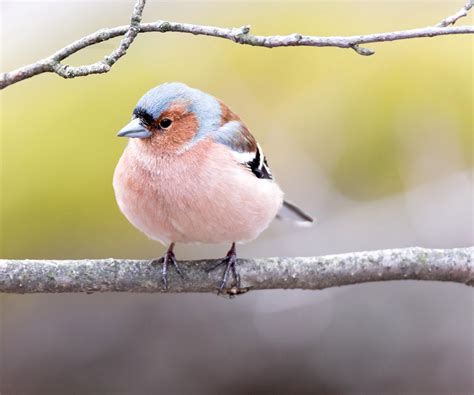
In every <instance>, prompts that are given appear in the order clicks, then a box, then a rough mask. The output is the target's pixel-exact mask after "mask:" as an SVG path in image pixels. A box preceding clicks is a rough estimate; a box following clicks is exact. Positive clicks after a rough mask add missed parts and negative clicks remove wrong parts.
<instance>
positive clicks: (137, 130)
mask: <svg viewBox="0 0 474 395" xmlns="http://www.w3.org/2000/svg"><path fill="white" fill-rule="evenodd" d="M117 136H118V137H136V138H139V139H145V138H147V137H150V136H151V132H150V131H149V130H148V129H146V128H145V127H144V126H143V125H142V124H141V122H140V119H138V118H135V119H132V120H131V121H130V123H129V124H128V125H126V126H125V127H124V128H122V129H121V130H120V132H118V133H117Z"/></svg>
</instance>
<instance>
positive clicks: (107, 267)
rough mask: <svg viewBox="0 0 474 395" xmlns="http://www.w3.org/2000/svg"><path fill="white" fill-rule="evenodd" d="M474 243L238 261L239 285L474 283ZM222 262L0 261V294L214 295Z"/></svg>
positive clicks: (319, 286) (305, 286)
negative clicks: (168, 267)
mask: <svg viewBox="0 0 474 395" xmlns="http://www.w3.org/2000/svg"><path fill="white" fill-rule="evenodd" d="M473 255H474V247H468V248H456V249H446V250H439V249H424V248H418V247H413V248H403V249H393V250H380V251H369V252H354V253H349V254H341V255H328V256H323V257H306V258H260V259H239V260H238V270H239V272H240V277H241V287H242V288H241V289H240V290H237V289H235V288H230V289H228V290H227V292H228V293H229V294H236V293H240V292H246V291H248V290H258V289H313V290H314V289H324V288H329V287H335V286H341V285H348V284H360V283H365V282H372V281H389V280H425V281H451V282H456V283H461V284H466V285H469V286H474V262H473ZM216 262H217V261H215V260H207V261H186V262H184V261H183V262H179V263H178V264H179V265H180V268H181V270H182V271H183V273H184V278H181V277H180V276H179V275H178V274H177V273H176V272H175V271H174V270H172V271H170V273H169V288H168V290H166V289H165V287H164V286H163V283H162V279H161V267H160V266H155V265H151V264H150V262H149V261H137V260H124V259H99V260H89V259H87V260H80V261H73V260H64V261H54V260H42V261H41V260H0V292H6V293H20V294H22V293H60V292H87V293H91V292H216V290H217V286H218V284H219V283H220V279H221V276H222V271H218V270H217V271H215V272H211V273H207V272H206V268H208V267H211V266H212V265H214V264H215V263H216Z"/></svg>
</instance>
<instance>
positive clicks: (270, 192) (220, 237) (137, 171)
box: [113, 82, 314, 292]
mask: <svg viewBox="0 0 474 395" xmlns="http://www.w3.org/2000/svg"><path fill="white" fill-rule="evenodd" d="M117 136H119V137H127V138H128V143H127V145H126V148H125V150H124V152H123V154H122V156H121V157H120V159H119V161H118V164H117V166H116V169H115V172H114V176H113V188H114V191H115V197H116V200H117V204H118V207H119V209H120V210H121V211H122V213H123V214H124V215H125V217H126V218H127V219H128V220H129V222H130V223H131V224H132V225H134V226H135V227H136V228H137V229H138V230H140V231H141V232H143V233H145V234H146V235H147V236H148V237H149V238H151V239H153V240H156V241H159V242H161V243H162V244H164V245H165V246H167V251H166V253H165V254H164V255H163V256H162V257H161V258H159V259H155V260H152V261H151V263H153V264H162V269H161V270H162V271H161V277H162V281H163V283H164V286H165V288H166V289H167V288H168V268H169V267H173V268H174V269H175V270H176V271H177V273H178V274H179V275H181V277H183V273H182V271H181V270H180V268H179V266H178V264H177V260H176V256H175V253H174V247H175V245H176V243H208V244H220V243H228V244H230V245H231V247H230V249H229V251H228V252H227V254H226V256H225V257H224V258H223V259H221V260H219V261H218V263H217V264H215V265H214V266H212V267H211V268H209V269H207V271H212V270H214V269H217V268H218V267H220V266H221V265H223V266H224V267H225V269H224V272H223V276H222V280H221V282H220V285H219V287H218V289H219V291H220V292H222V291H223V290H224V289H226V287H227V282H228V279H229V275H230V274H232V277H233V280H234V283H235V285H233V286H236V287H237V288H240V276H239V274H238V271H237V267H236V264H237V253H236V243H244V242H248V241H251V240H254V239H255V238H257V237H258V236H259V235H260V233H262V232H263V231H264V230H265V229H266V228H267V227H268V226H269V224H270V222H271V221H272V220H273V219H274V218H279V219H289V220H291V221H293V222H296V223H298V224H300V225H303V226H305V225H311V224H312V223H313V221H314V220H313V218H312V217H311V216H310V215H309V214H307V213H305V212H304V211H303V210H302V209H300V208H298V207H297V206H296V205H294V204H293V203H290V202H289V201H287V200H285V199H284V195H283V192H282V190H281V188H280V187H279V185H278V184H277V182H276V181H275V178H274V177H273V175H272V172H271V170H270V167H269V164H268V161H267V159H266V157H265V155H264V153H263V150H262V147H261V146H260V144H258V142H257V141H256V139H255V138H254V136H253V135H252V134H251V133H250V131H249V129H248V128H247V126H246V125H245V123H244V122H243V121H242V120H241V119H240V117H239V116H238V115H236V114H235V113H234V112H233V111H232V110H231V109H230V108H229V107H228V106H227V105H226V104H224V103H223V102H222V101H221V100H219V99H217V98H215V97H214V96H212V95H210V94H208V93H205V92H203V91H201V90H199V89H195V88H191V87H189V86H187V85H186V84H184V83H180V82H168V83H163V84H161V85H158V86H156V87H154V88H152V89H151V90H149V91H148V92H146V93H145V94H144V95H143V96H142V97H141V98H140V99H139V100H138V103H137V105H136V106H135V108H134V110H133V113H132V119H131V121H130V122H129V123H128V124H127V125H126V126H125V127H123V128H122V129H121V130H120V131H119V132H118V134H117Z"/></svg>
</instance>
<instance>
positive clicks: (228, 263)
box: [206, 243, 240, 294]
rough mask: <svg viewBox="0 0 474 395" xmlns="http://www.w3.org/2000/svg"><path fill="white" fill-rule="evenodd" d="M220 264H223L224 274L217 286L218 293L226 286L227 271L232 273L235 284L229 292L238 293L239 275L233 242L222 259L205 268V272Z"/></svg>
mask: <svg viewBox="0 0 474 395" xmlns="http://www.w3.org/2000/svg"><path fill="white" fill-rule="evenodd" d="M220 266H225V270H224V274H223V276H222V281H221V283H220V286H219V294H221V293H222V292H223V291H224V289H226V288H227V280H228V278H229V273H232V277H234V281H235V285H233V286H232V287H230V294H238V293H240V292H239V290H240V275H239V273H238V272H237V253H236V252H235V243H232V247H231V248H230V250H229V252H228V253H227V255H226V257H225V258H224V259H221V260H220V261H218V262H217V263H216V264H215V265H213V266H211V267H210V268H208V269H206V272H208V273H209V272H211V271H213V270H215V269H217V268H218V267H220Z"/></svg>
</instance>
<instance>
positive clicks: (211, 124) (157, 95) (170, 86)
mask: <svg viewBox="0 0 474 395" xmlns="http://www.w3.org/2000/svg"><path fill="white" fill-rule="evenodd" d="M176 101H183V102H186V103H188V111H190V112H192V113H194V114H195V116H196V118H197V121H198V132H197V133H196V136H195V138H194V139H193V140H194V141H198V140H200V139H202V138H203V137H204V136H205V135H206V134H207V133H212V132H213V131H214V130H216V129H217V128H219V126H220V120H221V108H220V105H219V102H218V101H217V99H216V98H215V97H213V96H211V95H209V94H207V93H204V92H202V91H200V90H198V89H194V88H190V87H189V86H187V85H186V84H183V83H181V82H168V83H165V84H161V85H158V86H157V87H155V88H153V89H150V90H149V91H148V92H147V93H145V94H144V95H143V96H142V97H141V99H140V100H139V101H138V103H137V106H136V109H142V110H145V111H146V112H147V113H149V114H150V115H151V116H152V117H153V119H157V118H159V117H160V115H161V113H162V112H163V111H165V110H167V109H168V108H169V107H170V106H171V104H172V103H174V102H176Z"/></svg>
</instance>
